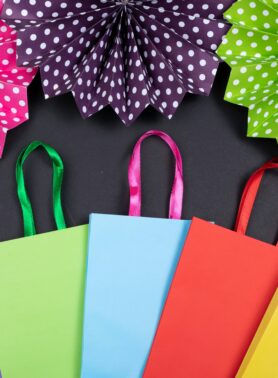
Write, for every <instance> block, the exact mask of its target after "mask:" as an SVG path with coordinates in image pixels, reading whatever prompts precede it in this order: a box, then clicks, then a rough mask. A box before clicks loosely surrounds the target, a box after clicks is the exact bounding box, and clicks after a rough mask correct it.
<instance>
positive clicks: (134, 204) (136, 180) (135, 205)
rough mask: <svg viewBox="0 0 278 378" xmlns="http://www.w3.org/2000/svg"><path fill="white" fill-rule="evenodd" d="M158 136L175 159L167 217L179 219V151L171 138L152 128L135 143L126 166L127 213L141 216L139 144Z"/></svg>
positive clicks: (181, 187)
mask: <svg viewBox="0 0 278 378" xmlns="http://www.w3.org/2000/svg"><path fill="white" fill-rule="evenodd" d="M151 136H158V137H159V138H161V139H162V140H163V141H164V142H165V143H167V144H168V146H169V147H170V149H171V150H172V152H173V154H174V157H175V160H176V167H175V178H174V183H173V187H172V192H171V198H170V208H169V218H171V219H181V214H182V203H183V165H182V158H181V154H180V151H179V149H178V147H177V145H176V143H175V142H174V141H173V139H172V138H171V137H170V136H169V135H167V134H165V133H163V132H162V131H157V130H152V131H148V132H146V133H145V134H144V135H143V136H142V137H141V138H140V139H139V140H138V142H137V143H136V145H135V147H134V150H133V153H132V156H131V159H130V162H129V168H128V181H129V189H130V205H129V215H131V216H138V217H139V216H141V196H142V191H141V158H140V157H141V144H142V142H143V141H144V140H145V139H147V138H149V137H151Z"/></svg>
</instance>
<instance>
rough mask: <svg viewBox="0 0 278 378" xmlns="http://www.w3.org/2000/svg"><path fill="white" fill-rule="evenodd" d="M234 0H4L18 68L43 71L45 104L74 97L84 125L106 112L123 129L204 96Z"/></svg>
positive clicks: (212, 77) (168, 113)
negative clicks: (147, 114)
mask: <svg viewBox="0 0 278 378" xmlns="http://www.w3.org/2000/svg"><path fill="white" fill-rule="evenodd" d="M232 2H233V0H219V1H217V0H191V1H189V0H82V1H72V0H64V1H58V0H51V1H44V0H25V1H18V0H6V1H5V6H4V10H3V14H2V17H3V18H4V19H5V20H6V22H8V23H9V25H10V26H12V27H14V28H16V29H17V31H18V43H17V49H18V50H17V53H18V64H19V65H21V66H30V67H33V66H40V72H41V78H42V83H43V88H44V92H45V97H46V98H48V97H51V96H56V95H60V94H63V93H66V92H69V91H72V93H73V95H74V97H75V100H76V103H77V105H78V108H79V109H80V112H81V114H82V115H83V116H84V118H86V117H89V116H91V115H92V114H94V113H96V112H97V111H99V110H101V109H102V108H103V107H105V106H107V105H111V106H112V108H113V109H114V111H115V112H116V113H117V114H118V115H119V117H120V118H121V120H122V121H123V122H124V123H125V124H130V123H131V122H133V121H134V120H135V119H136V118H137V117H138V116H139V114H140V113H141V112H142V111H143V110H144V109H145V108H146V107H147V106H148V105H152V106H153V107H154V108H155V109H157V110H158V111H160V112H161V113H163V114H164V115H165V116H167V117H168V118H171V117H172V116H173V114H174V112H175V110H176V108H177V107H178V105H179V103H180V102H181V101H182V99H183V97H184V95H185V94H186V93H187V92H189V93H195V94H206V95H208V94H209V92H210V90H211V87H212V84H213V80H214V76H215V74H216V71H217V67H218V63H219V60H218V58H217V57H216V55H215V54H214V52H215V50H216V49H217V47H218V45H219V44H220V43H221V40H222V37H223V35H225V34H226V33H227V32H228V29H229V26H228V25H227V24H225V23H224V22H223V20H222V14H223V12H224V11H225V10H226V9H227V8H228V7H229V6H230V5H231V3H232Z"/></svg>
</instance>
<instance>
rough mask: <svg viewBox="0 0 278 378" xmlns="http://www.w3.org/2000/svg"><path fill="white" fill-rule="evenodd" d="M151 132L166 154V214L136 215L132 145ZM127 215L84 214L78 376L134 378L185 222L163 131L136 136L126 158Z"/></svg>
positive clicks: (136, 158)
mask: <svg viewBox="0 0 278 378" xmlns="http://www.w3.org/2000/svg"><path fill="white" fill-rule="evenodd" d="M154 135H155V136H159V137H160V138H161V139H163V140H164V141H165V142H166V143H167V144H168V146H169V147H170V148H171V150H172V151H173V153H174V156H175V159H176V168H175V179H174V184H173V188H172V193H171V199H170V210H169V218H171V219H155V218H144V217H141V216H140V215H141V172H140V171H141V169H140V149H141V143H142V141H143V140H144V139H146V138H148V137H150V136H154ZM129 185H130V212H129V215H131V216H117V215H103V214H91V216H90V235H89V250H88V261H87V284H86V294H85V315H84V331H83V355H82V378H106V377H107V378H137V377H138V378H139V377H141V376H142V374H143V371H144V367H145V364H146V361H147V358H148V355H149V351H150V348H151V345H152V341H153V338H154V336H155V332H156V328H157V325H158V322H159V319H160V315H161V311H162V310H163V307H164V302H165V299H166V297H167V294H168V290H169V287H170V284H171V281H172V278H173V275H174V273H175V270H176V266H177V263H178V260H179V257H180V253H181V250H182V247H183V244H184V241H185V238H186V235H187V232H188V229H189V226H190V221H186V220H180V218H181V212H182V199H183V171H182V158H181V155H180V152H179V150H178V148H177V146H176V144H175V143H174V141H173V140H172V139H171V138H170V137H169V136H168V135H167V134H165V133H162V132H159V131H150V132H147V133H146V134H144V135H143V136H142V137H141V138H140V139H139V140H138V142H137V144H136V146H135V148H134V151H133V155H132V157H131V160H130V165H129Z"/></svg>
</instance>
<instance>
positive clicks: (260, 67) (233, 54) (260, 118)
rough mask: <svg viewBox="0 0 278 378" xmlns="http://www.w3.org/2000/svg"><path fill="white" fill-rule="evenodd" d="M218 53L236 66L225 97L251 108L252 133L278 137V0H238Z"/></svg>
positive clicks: (228, 17) (253, 135)
mask: <svg viewBox="0 0 278 378" xmlns="http://www.w3.org/2000/svg"><path fill="white" fill-rule="evenodd" d="M225 17H226V18H227V20H229V21H230V22H231V23H232V24H233V27H232V28H231V30H230V31H229V33H228V34H227V36H226V37H225V39H224V40H223V43H222V44H221V46H220V47H219V49H218V51H217V53H218V54H219V55H220V57H221V58H222V59H223V60H225V61H226V62H227V63H228V64H229V65H230V66H231V68H232V71H231V76H230V80H229V83H228V86H227V90H226V95H225V99H226V100H227V101H230V102H232V103H235V104H239V105H243V106H246V107H248V108H249V115H248V133H247V135H248V136H250V137H260V138H276V139H278V81H277V77H278V1H277V0H238V1H237V2H236V3H235V4H234V5H232V7H231V8H230V9H229V10H228V11H227V12H226V13H225Z"/></svg>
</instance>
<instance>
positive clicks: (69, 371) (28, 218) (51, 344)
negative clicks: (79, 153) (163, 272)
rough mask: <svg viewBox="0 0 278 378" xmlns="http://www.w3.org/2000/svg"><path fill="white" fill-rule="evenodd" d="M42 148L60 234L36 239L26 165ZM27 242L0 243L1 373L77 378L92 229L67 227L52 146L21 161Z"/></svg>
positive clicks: (57, 159) (36, 144) (34, 145)
mask: <svg viewBox="0 0 278 378" xmlns="http://www.w3.org/2000/svg"><path fill="white" fill-rule="evenodd" d="M38 147H43V148H44V149H45V151H46V152H47V153H48V155H49V157H50V158H51V160H52V163H53V170H54V173H53V205H54V217H55V221H56V225H57V228H58V231H55V232H48V233H44V234H40V235H36V229H35V225H34V218H33V212H32V207H31V204H30V200H29V197H28V195H27V193H26V189H25V183H24V176H23V170H22V165H23V163H24V161H25V159H26V158H27V157H28V155H29V154H30V153H31V152H32V151H33V150H35V149H36V148H38ZM16 173H17V184H18V196H19V200H20V204H21V207H22V212H23V221H24V235H25V237H24V238H21V239H18V240H12V241H7V242H2V243H0V369H1V371H2V374H3V377H11V378H77V377H78V376H79V375H80V368H81V346H82V322H83V301H84V299H83V297H84V286H85V269H86V253H87V252H86V249H87V234H88V230H87V229H88V227H87V226H80V227H73V228H68V229H65V221H64V216H63V211H62V206H61V184H62V178H63V163H62V160H61V158H60V156H59V155H58V153H57V152H56V151H55V150H53V149H52V148H51V147H50V146H48V145H46V144H43V143H41V142H34V143H32V144H31V145H30V146H29V147H27V148H26V149H25V150H24V151H23V152H22V153H21V155H20V156H19V158H18V161H17V169H16Z"/></svg>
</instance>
